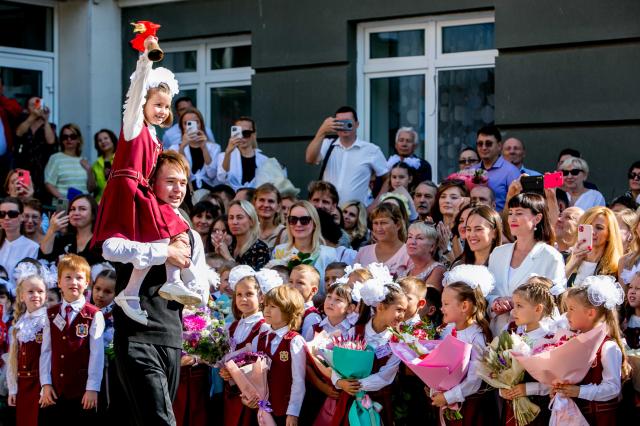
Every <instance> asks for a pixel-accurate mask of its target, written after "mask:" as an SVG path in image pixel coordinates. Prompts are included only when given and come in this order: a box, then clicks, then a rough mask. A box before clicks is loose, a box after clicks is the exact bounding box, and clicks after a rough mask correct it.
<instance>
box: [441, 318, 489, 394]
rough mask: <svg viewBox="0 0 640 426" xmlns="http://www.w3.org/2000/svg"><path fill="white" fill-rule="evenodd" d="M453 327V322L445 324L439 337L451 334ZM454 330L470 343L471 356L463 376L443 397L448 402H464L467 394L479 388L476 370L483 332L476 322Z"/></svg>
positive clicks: (483, 343)
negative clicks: (462, 328)
mask: <svg viewBox="0 0 640 426" xmlns="http://www.w3.org/2000/svg"><path fill="white" fill-rule="evenodd" d="M453 328H454V324H449V325H447V327H446V328H445V329H444V330H443V332H442V334H441V338H444V337H445V336H446V335H447V334H451V331H452V330H453ZM456 332H457V338H458V339H459V340H462V341H463V342H465V343H469V344H471V345H472V347H471V358H470V359H469V370H468V371H467V375H466V376H465V378H464V379H462V381H461V382H460V383H459V384H457V385H456V386H454V387H452V388H451V389H449V390H448V391H446V392H444V398H445V399H446V400H447V403H449V404H453V403H455V402H464V400H465V398H466V397H467V396H469V395H473V394H474V393H476V392H478V391H479V390H480V386H481V385H482V379H481V378H480V377H478V375H477V370H478V365H479V363H480V362H481V361H482V354H483V353H484V348H485V346H486V340H485V338H484V333H482V328H480V326H479V325H478V324H472V325H470V326H469V327H467V328H465V329H464V330H456Z"/></svg>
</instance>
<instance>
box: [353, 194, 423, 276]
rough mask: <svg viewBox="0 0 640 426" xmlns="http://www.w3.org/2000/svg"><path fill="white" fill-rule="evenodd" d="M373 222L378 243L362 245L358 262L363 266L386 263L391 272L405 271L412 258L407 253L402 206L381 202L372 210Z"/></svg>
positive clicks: (374, 236)
mask: <svg viewBox="0 0 640 426" xmlns="http://www.w3.org/2000/svg"><path fill="white" fill-rule="evenodd" d="M371 222H372V223H373V231H372V236H373V238H375V241H376V243H375V244H370V245H368V246H364V247H361V248H360V250H359V251H358V255H357V256H356V263H360V264H361V265H362V266H367V265H369V264H371V263H384V264H385V266H386V267H387V268H389V272H391V274H393V275H400V274H401V273H404V272H405V271H406V270H407V269H408V267H409V262H410V260H411V259H410V258H409V255H408V254H407V245H406V244H405V242H406V241H407V227H406V224H405V222H404V219H403V215H402V213H401V211H400V207H398V206H397V205H395V204H391V203H382V204H380V205H379V206H378V207H376V208H375V209H374V210H373V212H371Z"/></svg>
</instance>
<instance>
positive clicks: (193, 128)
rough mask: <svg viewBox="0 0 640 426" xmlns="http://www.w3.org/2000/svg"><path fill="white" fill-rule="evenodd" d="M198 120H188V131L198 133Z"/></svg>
mask: <svg viewBox="0 0 640 426" xmlns="http://www.w3.org/2000/svg"><path fill="white" fill-rule="evenodd" d="M198 130H199V129H198V122H197V121H193V120H189V121H187V133H189V134H191V133H198Z"/></svg>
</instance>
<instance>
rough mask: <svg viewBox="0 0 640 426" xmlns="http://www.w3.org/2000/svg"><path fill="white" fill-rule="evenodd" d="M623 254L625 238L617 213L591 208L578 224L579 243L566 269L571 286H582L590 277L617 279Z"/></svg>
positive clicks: (568, 284) (568, 282)
mask: <svg viewBox="0 0 640 426" xmlns="http://www.w3.org/2000/svg"><path fill="white" fill-rule="evenodd" d="M581 225H582V226H583V228H582V229H583V230H582V232H580V226H581ZM584 225H588V226H584ZM589 233H591V235H589ZM622 255H623V249H622V238H621V237H620V229H619V227H618V221H617V219H616V216H615V214H614V213H613V211H612V210H610V209H608V208H606V207H592V208H590V209H589V210H587V211H586V212H585V213H584V214H583V215H582V216H581V217H580V220H579V221H578V242H577V243H576V245H575V246H574V247H573V248H572V249H571V254H570V255H569V258H568V259H567V266H566V268H565V269H566V274H567V286H568V287H572V286H573V287H575V286H578V285H580V284H581V283H582V281H583V280H584V279H585V278H586V277H588V276H590V275H611V276H613V277H615V278H617V277H618V262H619V261H620V258H621V257H622Z"/></svg>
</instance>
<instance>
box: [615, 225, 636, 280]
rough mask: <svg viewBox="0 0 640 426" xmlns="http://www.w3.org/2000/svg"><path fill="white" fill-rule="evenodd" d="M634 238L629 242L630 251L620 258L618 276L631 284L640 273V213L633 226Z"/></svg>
mask: <svg viewBox="0 0 640 426" xmlns="http://www.w3.org/2000/svg"><path fill="white" fill-rule="evenodd" d="M631 232H632V234H633V238H632V239H631V242H630V243H629V251H627V253H626V254H625V255H624V256H623V257H621V258H620V263H619V264H618V277H619V281H620V283H622V284H626V285H629V283H630V282H631V280H632V279H633V277H634V276H635V275H636V274H637V273H640V215H639V214H637V215H636V221H635V222H634V224H633V225H632V226H631Z"/></svg>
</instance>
